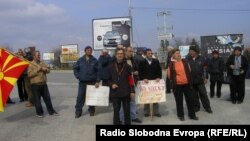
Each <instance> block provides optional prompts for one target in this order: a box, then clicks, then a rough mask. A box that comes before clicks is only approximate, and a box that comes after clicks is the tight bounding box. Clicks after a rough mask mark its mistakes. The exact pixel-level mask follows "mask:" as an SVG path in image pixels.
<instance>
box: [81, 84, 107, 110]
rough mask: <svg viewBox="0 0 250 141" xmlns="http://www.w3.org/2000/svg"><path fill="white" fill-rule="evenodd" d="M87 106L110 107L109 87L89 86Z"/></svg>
mask: <svg viewBox="0 0 250 141" xmlns="http://www.w3.org/2000/svg"><path fill="white" fill-rule="evenodd" d="M85 102H86V105H91V106H108V105H109V87H107V86H99V87H98V88H96V87H95V86H94V85H87V90H86V101H85Z"/></svg>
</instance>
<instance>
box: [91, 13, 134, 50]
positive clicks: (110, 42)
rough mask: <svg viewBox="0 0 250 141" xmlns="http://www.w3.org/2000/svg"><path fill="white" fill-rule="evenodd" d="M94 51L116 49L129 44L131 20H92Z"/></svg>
mask: <svg viewBox="0 0 250 141" xmlns="http://www.w3.org/2000/svg"><path fill="white" fill-rule="evenodd" d="M92 27H93V44H94V50H102V49H116V47H117V45H119V44H121V45H123V46H125V47H127V46H130V43H131V20H130V18H129V17H121V18H105V19H93V21H92Z"/></svg>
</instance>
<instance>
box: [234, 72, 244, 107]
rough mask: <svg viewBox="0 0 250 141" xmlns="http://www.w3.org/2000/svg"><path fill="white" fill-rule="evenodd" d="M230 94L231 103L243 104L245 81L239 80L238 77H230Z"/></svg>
mask: <svg viewBox="0 0 250 141" xmlns="http://www.w3.org/2000/svg"><path fill="white" fill-rule="evenodd" d="M231 94H232V95H231V99H232V101H239V102H243V100H244V97H245V79H242V78H240V76H235V75H233V76H232V91H231Z"/></svg>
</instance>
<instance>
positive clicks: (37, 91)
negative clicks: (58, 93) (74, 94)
mask: <svg viewBox="0 0 250 141" xmlns="http://www.w3.org/2000/svg"><path fill="white" fill-rule="evenodd" d="M31 90H32V94H33V95H34V98H35V107H36V114H38V115H43V107H42V103H41V97H42V98H43V101H44V103H45V105H46V107H47V110H48V113H49V114H53V113H54V112H55V110H54V108H53V106H52V103H51V98H50V93H49V89H48V86H47V84H43V85H36V84H32V85H31Z"/></svg>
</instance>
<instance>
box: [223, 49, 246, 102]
mask: <svg viewBox="0 0 250 141" xmlns="http://www.w3.org/2000/svg"><path fill="white" fill-rule="evenodd" d="M241 51H242V48H241V47H235V48H234V54H233V55H230V56H229V58H228V60H227V63H226V66H227V70H228V74H229V75H230V76H232V82H231V83H232V85H231V87H232V88H231V100H232V103H233V104H235V103H236V101H237V102H238V104H241V103H242V102H243V100H244V97H245V77H246V72H247V69H248V61H247V58H246V57H244V56H243V55H241Z"/></svg>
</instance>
